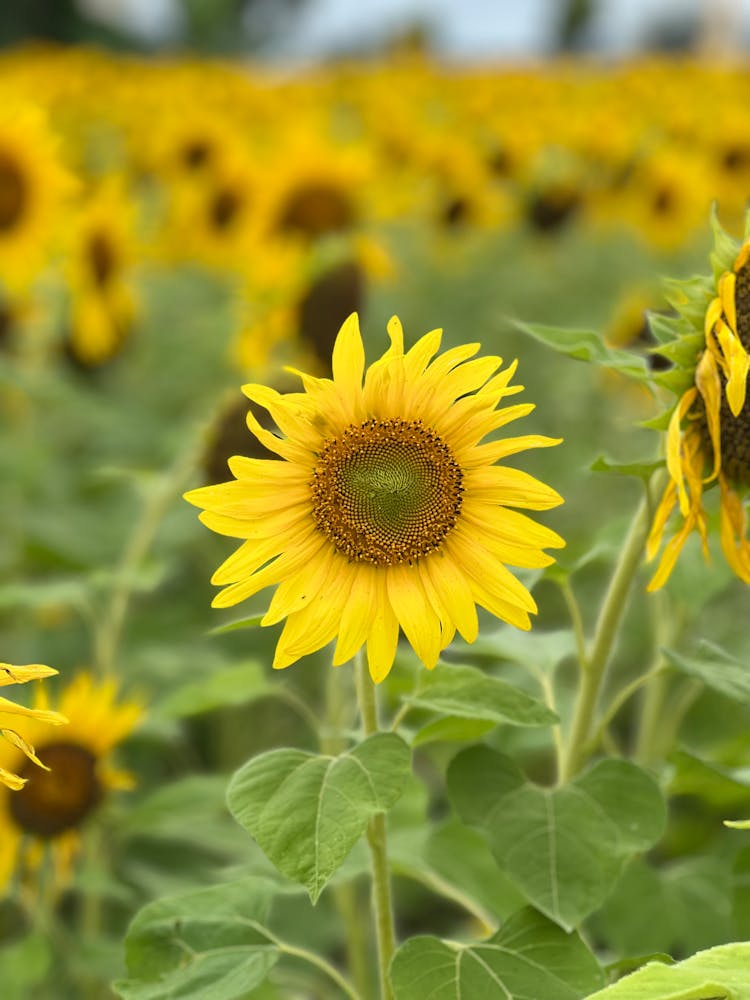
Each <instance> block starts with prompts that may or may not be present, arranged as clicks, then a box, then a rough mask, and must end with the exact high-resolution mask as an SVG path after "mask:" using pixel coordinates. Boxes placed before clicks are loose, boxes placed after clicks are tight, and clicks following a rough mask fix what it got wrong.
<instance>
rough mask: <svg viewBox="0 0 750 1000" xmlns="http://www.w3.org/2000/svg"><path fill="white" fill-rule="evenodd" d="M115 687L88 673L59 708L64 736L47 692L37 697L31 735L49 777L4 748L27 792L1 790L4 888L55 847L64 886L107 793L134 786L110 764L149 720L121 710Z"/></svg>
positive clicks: (1, 761) (1, 755)
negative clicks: (52, 721) (51, 725)
mask: <svg viewBox="0 0 750 1000" xmlns="http://www.w3.org/2000/svg"><path fill="white" fill-rule="evenodd" d="M116 700H117V687H116V684H115V683H114V682H112V681H104V682H101V683H97V682H96V681H94V679H93V678H92V677H91V676H90V675H89V674H87V673H81V674H79V675H78V676H77V677H75V678H74V679H73V680H72V681H71V682H70V684H68V686H67V687H66V688H65V689H64V690H63V692H62V694H61V697H60V701H59V706H58V707H59V708H60V710H61V712H62V713H63V715H64V716H66V717H67V719H68V720H69V725H68V726H67V728H66V729H65V730H64V733H63V734H62V735H61V736H57V735H52V734H51V733H50V732H49V730H48V729H47V727H46V726H44V724H43V721H44V720H45V719H46V717H47V716H49V715H55V716H57V717H58V718H62V716H59V715H58V713H56V712H55V713H53V712H50V711H49V699H48V697H47V695H46V693H45V692H44V691H43V690H41V691H37V693H36V698H35V700H34V708H33V710H31V711H33V713H35V715H37V716H38V719H37V718H34V719H29V735H30V737H31V738H32V739H33V741H34V743H35V744H36V747H37V751H38V753H39V754H40V756H41V757H42V759H43V761H44V763H45V765H46V766H47V767H48V768H49V771H38V770H36V769H35V768H32V767H30V766H29V764H28V763H27V762H26V761H25V760H24V758H23V756H22V753H21V749H20V748H19V747H17V746H15V745H13V746H6V745H0V766H2V767H3V768H4V769H7V770H9V771H17V772H18V774H19V776H20V778H21V780H22V782H23V787H21V788H20V789H19V791H16V792H12V793H11V792H10V791H7V792H4V793H3V792H2V789H0V840H1V841H2V844H3V851H2V852H0V886H2V885H4V884H5V883H6V882H7V881H8V879H9V878H10V876H11V874H12V873H13V871H14V870H20V871H25V870H30V869H34V868H35V867H36V866H37V865H38V864H39V863H40V861H41V859H42V857H43V855H44V851H45V848H47V847H49V848H50V849H51V852H52V858H53V861H54V865H55V870H56V873H57V876H58V879H59V880H60V881H64V879H65V877H66V875H67V873H68V871H69V869H70V864H71V861H72V858H73V855H74V854H75V851H76V849H77V846H78V842H79V831H80V829H81V827H82V826H83V824H84V822H85V821H86V820H87V819H88V817H89V816H90V814H91V813H92V812H93V811H94V810H95V809H96V807H97V806H98V805H99V804H100V803H101V801H102V800H103V798H104V797H105V795H106V794H107V792H109V791H110V790H112V789H116V788H124V787H125V788H127V787H130V786H131V785H132V781H131V779H130V775H128V774H127V773H125V772H123V771H118V770H116V769H114V768H113V767H112V766H111V765H110V763H109V761H108V757H109V754H110V752H111V751H112V750H113V748H114V747H115V746H117V744H118V743H120V742H121V741H122V740H123V739H124V738H125V737H126V736H127V735H128V733H130V731H131V730H132V729H133V727H134V726H135V725H136V723H137V722H138V720H139V719H140V717H141V714H142V710H141V707H140V706H139V705H137V704H135V703H133V702H124V703H122V704H117V701H116Z"/></svg>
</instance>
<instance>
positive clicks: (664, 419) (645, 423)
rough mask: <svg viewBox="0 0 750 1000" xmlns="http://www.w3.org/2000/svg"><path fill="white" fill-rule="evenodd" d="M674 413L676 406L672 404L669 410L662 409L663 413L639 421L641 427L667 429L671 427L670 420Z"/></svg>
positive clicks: (653, 429) (656, 429) (654, 429)
mask: <svg viewBox="0 0 750 1000" xmlns="http://www.w3.org/2000/svg"><path fill="white" fill-rule="evenodd" d="M673 413H674V406H670V407H669V409H667V410H662V412H661V413H657V414H656V416H655V417H649V419H648V420H641V421H639V422H638V426H639V427H646V428H648V429H649V430H652V431H665V430H666V429H667V428H668V427H669V421H670V420H671V419H672V414H673Z"/></svg>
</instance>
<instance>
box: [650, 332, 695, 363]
mask: <svg viewBox="0 0 750 1000" xmlns="http://www.w3.org/2000/svg"><path fill="white" fill-rule="evenodd" d="M704 347H705V340H704V337H703V334H702V333H693V334H688V335H685V336H682V337H680V338H679V339H678V340H671V341H668V342H662V343H660V344H659V346H658V347H654V348H653V349H652V350H650V351H649V353H650V354H659V355H661V356H662V357H663V358H667V360H668V361H673V362H674V363H675V364H676V365H683V366H684V367H688V366H690V365H695V363H696V361H697V357H698V355H699V354H700V352H701V350H702V349H703V348H704Z"/></svg>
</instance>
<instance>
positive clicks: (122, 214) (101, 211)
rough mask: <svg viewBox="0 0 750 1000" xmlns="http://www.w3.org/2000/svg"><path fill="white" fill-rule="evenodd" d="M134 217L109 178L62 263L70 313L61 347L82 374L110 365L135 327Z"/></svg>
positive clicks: (93, 199) (83, 216)
mask: <svg viewBox="0 0 750 1000" xmlns="http://www.w3.org/2000/svg"><path fill="white" fill-rule="evenodd" d="M134 214H135V213H134V206H133V205H132V203H131V202H130V200H129V199H128V195H127V193H126V190H125V188H124V184H123V182H122V180H121V179H120V178H118V177H114V176H113V177H110V178H108V179H107V181H105V182H104V183H102V185H101V187H100V188H99V189H98V190H97V191H96V192H95V193H94V194H93V195H92V196H91V197H90V199H89V200H88V201H87V202H86V204H85V205H84V207H83V208H82V210H81V213H80V215H79V216H78V218H77V220H76V225H75V227H74V230H73V234H72V239H71V245H70V246H69V248H68V260H67V272H68V282H69V286H70V294H71V308H70V334H69V337H68V341H67V345H66V346H67V349H68V351H69V353H70V355H71V356H72V357H73V358H74V359H75V360H76V361H77V362H78V363H79V364H81V365H83V366H84V367H86V368H91V367H97V366H99V365H102V364H105V363H106V362H107V361H110V360H111V359H112V358H113V357H114V356H115V355H116V354H117V353H118V352H119V351H120V350H121V348H122V346H123V344H124V343H125V342H126V341H127V339H128V337H129V335H130V333H131V330H132V327H133V325H134V323H135V321H136V317H137V312H138V307H137V302H136V295H135V291H134V282H133V268H134V265H135V260H136V246H135V234H134V229H135V219H134Z"/></svg>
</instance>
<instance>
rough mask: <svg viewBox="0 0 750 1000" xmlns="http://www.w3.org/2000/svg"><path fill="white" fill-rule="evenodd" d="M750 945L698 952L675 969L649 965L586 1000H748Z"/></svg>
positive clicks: (672, 966)
mask: <svg viewBox="0 0 750 1000" xmlns="http://www.w3.org/2000/svg"><path fill="white" fill-rule="evenodd" d="M748 968H750V944H748V943H747V942H741V943H739V944H725V945H720V946H719V947H717V948H709V949H708V951H699V952H698V953H697V954H695V955H692V956H691V957H690V958H687V959H685V961H684V962H678V963H677V965H665V964H664V963H663V962H649V963H648V965H644V966H643V967H642V968H640V969H638V971H637V972H634V973H632V975H630V976H625V977H624V978H623V979H620V980H618V981H617V982H616V983H613V984H612V985H611V986H607V987H605V988H604V989H603V990H599V991H598V992H597V993H592V994H591V995H590V996H589V997H588V1000H750V980H749V979H748V972H747V970H748Z"/></svg>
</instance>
